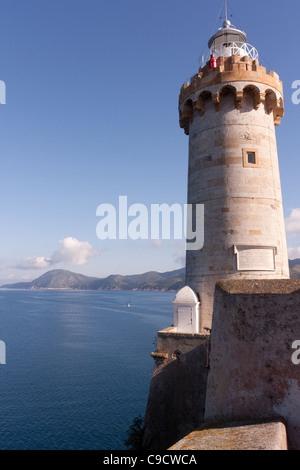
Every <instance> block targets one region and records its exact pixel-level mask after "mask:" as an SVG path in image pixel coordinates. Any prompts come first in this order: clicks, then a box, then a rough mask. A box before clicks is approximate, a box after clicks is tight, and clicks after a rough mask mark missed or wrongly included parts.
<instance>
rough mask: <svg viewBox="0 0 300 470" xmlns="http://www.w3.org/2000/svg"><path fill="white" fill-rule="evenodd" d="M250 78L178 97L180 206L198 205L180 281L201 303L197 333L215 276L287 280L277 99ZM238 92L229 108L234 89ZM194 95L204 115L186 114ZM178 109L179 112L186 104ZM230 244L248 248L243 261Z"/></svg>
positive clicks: (205, 320) (205, 324) (207, 324)
mask: <svg viewBox="0 0 300 470" xmlns="http://www.w3.org/2000/svg"><path fill="white" fill-rule="evenodd" d="M209 73H211V72H209ZM246 73H247V72H245V74H246ZM253 73H254V72H253ZM221 75H222V74H219V76H218V77H219V79H220V76H221ZM250 75H251V74H250ZM250 75H249V82H248V83H245V81H238V80H236V81H233V82H228V83H227V84H226V85H225V84H224V83H223V82H221V81H219V82H216V83H214V84H211V85H209V86H208V87H207V88H206V90H205V91H202V92H201V91H199V90H198V88H197V89H195V90H194V91H191V93H190V94H189V95H188V98H186V99H188V101H190V113H193V117H192V119H190V122H189V171H188V203H189V204H203V205H204V246H203V248H202V249H201V250H195V251H193V250H187V254H186V284H187V285H188V286H190V287H191V288H192V289H193V290H194V291H195V292H196V293H197V294H198V296H199V299H200V302H201V305H200V316H199V319H200V330H199V331H200V333H204V332H205V328H209V329H210V328H211V321H212V310H213V300H214V288H215V283H216V282H217V281H219V280H220V279H286V278H289V268H288V256H287V247H286V236H285V226H284V216H283V207H282V195H281V187H280V174H279V164H278V155H277V145H276V134H275V127H274V115H273V113H272V110H274V106H275V105H276V103H278V102H281V101H283V97H282V94H281V92H280V91H279V90H278V89H276V88H270V86H269V84H268V85H267V84H266V83H264V82H261V83H259V82H255V84H254V83H253V82H251V76H250ZM245 77H246V75H245ZM270 78H271V79H272V80H273V76H271V77H270ZM245 80H246V78H245ZM241 91H243V93H240V94H239V95H238V97H239V99H238V108H237V107H236V104H237V100H236V96H237V95H236V93H237V92H241ZM203 93H204V94H203ZM198 99H201V103H202V105H201V106H202V107H201V109H202V110H203V109H204V114H203V113H202V114H199V112H198V111H193V106H192V103H193V102H195V101H197V100H198ZM280 100H281V101H280ZM180 106H181V108H180V112H183V110H184V109H185V107H186V106H187V102H186V101H184V100H183V102H182V104H181V105H180ZM216 106H217V108H218V110H216ZM272 106H273V107H272ZM187 112H188V111H187V110H185V113H187ZM249 152H250V153H252V154H253V155H254V156H255V158H254V161H255V162H254V163H252V161H251V159H250V161H249V160H248V154H249ZM224 209H225V210H224ZM237 246H240V247H242V246H244V247H247V246H249V250H248V254H247V264H245V263H241V264H240V263H239V252H238V251H237V250H236V247H237ZM251 249H252V251H251ZM259 250H260V251H259ZM263 250H264V251H263ZM273 253H274V256H273ZM240 256H242V255H240ZM252 258H253V260H252ZM245 266H246V268H247V267H249V269H246V268H245ZM211 267H213V268H214V269H213V270H212V269H211Z"/></svg>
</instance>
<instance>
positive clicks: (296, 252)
mask: <svg viewBox="0 0 300 470" xmlns="http://www.w3.org/2000/svg"><path fill="white" fill-rule="evenodd" d="M288 255H289V259H298V258H300V246H298V248H288Z"/></svg>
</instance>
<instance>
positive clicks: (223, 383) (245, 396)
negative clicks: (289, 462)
mask: <svg viewBox="0 0 300 470" xmlns="http://www.w3.org/2000/svg"><path fill="white" fill-rule="evenodd" d="M296 340H300V280H251V281H250V280H249V281H247V280H243V281H237V280H226V281H221V282H219V283H218V284H217V286H216V293H215V302H214V311H213V324H212V334H211V354H210V371H209V376H208V383H207V392H206V403H205V422H206V423H210V424H211V423H213V422H220V421H222V422H228V423H230V422H232V421H235V420H245V419H252V420H255V419H258V420H259V419H266V418H278V419H282V420H284V422H285V423H286V426H287V436H288V441H289V447H290V448H291V449H296V450H300V365H297V364H295V363H294V362H293V360H292V356H293V354H294V353H295V349H294V348H293V344H294V342H295V341H296ZM299 356H300V353H299Z"/></svg>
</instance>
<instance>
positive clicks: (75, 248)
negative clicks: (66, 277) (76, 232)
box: [52, 237, 98, 266]
mask: <svg viewBox="0 0 300 470" xmlns="http://www.w3.org/2000/svg"><path fill="white" fill-rule="evenodd" d="M59 243H60V244H61V248H60V250H58V251H55V252H54V253H53V255H52V264H57V263H62V262H63V263H67V264H71V265H73V266H82V265H83V264H86V263H87V261H88V258H93V257H94V256H96V255H98V252H97V251H96V250H94V248H93V247H92V245H90V244H89V243H88V242H80V241H79V240H77V239H76V238H73V237H68V238H64V239H63V240H60V241H59Z"/></svg>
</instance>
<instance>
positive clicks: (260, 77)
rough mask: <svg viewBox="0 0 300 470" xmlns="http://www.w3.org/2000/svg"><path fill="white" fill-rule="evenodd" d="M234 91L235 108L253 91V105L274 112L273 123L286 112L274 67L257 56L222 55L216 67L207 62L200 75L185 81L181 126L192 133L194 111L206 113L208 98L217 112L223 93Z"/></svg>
mask: <svg viewBox="0 0 300 470" xmlns="http://www.w3.org/2000/svg"><path fill="white" fill-rule="evenodd" d="M228 92H231V93H233V94H234V103H235V107H236V109H240V108H241V106H242V102H243V97H244V94H245V93H248V94H249V93H251V95H252V98H253V109H254V110H258V109H259V107H260V106H261V105H262V106H265V109H266V112H267V114H271V113H273V118H274V125H275V126H278V125H279V124H280V120H281V118H282V117H283V115H284V107H283V88H282V82H281V81H280V80H279V76H278V75H277V73H276V72H274V71H269V73H267V71H266V68H265V67H262V66H261V65H259V63H258V60H251V59H250V57H248V56H244V57H238V56H236V55H233V56H231V57H219V58H218V60H217V67H215V68H211V67H210V64H209V63H207V64H206V65H205V66H204V67H200V69H199V72H198V74H197V75H194V76H193V77H192V78H191V80H190V82H187V83H185V84H184V85H183V86H182V88H181V91H180V95H179V114H180V127H182V128H183V129H184V130H185V133H186V134H189V126H190V124H191V123H192V122H193V116H194V112H198V113H199V115H200V116H201V117H203V116H204V115H205V106H206V103H207V100H211V101H212V103H213V105H214V107H215V110H216V112H219V111H220V110H221V109H222V98H223V96H224V95H225V94H226V93H228Z"/></svg>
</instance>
